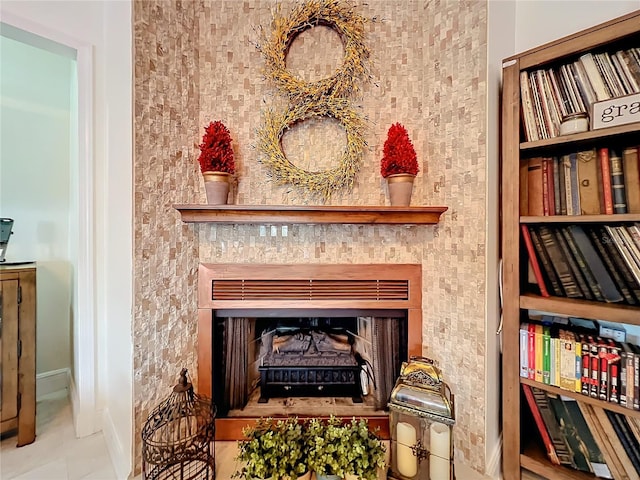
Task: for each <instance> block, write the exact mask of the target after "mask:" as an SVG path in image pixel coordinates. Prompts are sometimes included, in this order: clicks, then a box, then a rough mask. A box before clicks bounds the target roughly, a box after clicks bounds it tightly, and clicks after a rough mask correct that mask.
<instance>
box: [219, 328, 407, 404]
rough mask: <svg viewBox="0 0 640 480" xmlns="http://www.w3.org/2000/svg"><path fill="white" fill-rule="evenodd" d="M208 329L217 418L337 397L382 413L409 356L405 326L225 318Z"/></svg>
mask: <svg viewBox="0 0 640 480" xmlns="http://www.w3.org/2000/svg"><path fill="white" fill-rule="evenodd" d="M214 325H215V327H214V338H213V341H214V349H213V352H214V358H213V360H214V361H213V364H214V366H215V367H214V371H213V376H214V378H213V385H214V388H213V395H214V399H215V402H216V405H217V406H218V410H219V413H220V415H226V414H227V413H228V412H229V411H231V410H236V411H237V410H239V411H243V410H244V409H245V407H246V406H247V404H248V403H249V402H250V399H251V398H257V403H268V402H270V401H277V399H279V400H283V401H284V402H285V404H286V402H287V399H291V398H300V397H338V398H345V401H346V400H347V399H348V401H349V402H352V403H353V404H360V403H361V402H363V400H364V401H365V403H367V404H370V405H372V406H373V407H374V408H376V409H378V410H384V409H386V405H387V402H388V400H389V395H390V393H391V389H392V388H393V385H394V382H395V380H396V378H397V375H398V373H399V369H400V365H401V363H402V360H403V359H405V358H406V356H407V347H406V345H407V340H406V335H407V322H406V319H404V318H388V317H356V316H352V317H322V318H316V317H312V318H308V317H304V318H297V317H296V318H248V317H241V318H239V317H233V318H230V317H226V318H216V319H215V322H214ZM341 402H343V403H344V401H341Z"/></svg>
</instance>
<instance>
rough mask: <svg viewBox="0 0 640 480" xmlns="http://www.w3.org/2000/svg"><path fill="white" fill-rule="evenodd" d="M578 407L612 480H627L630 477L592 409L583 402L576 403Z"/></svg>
mask: <svg viewBox="0 0 640 480" xmlns="http://www.w3.org/2000/svg"><path fill="white" fill-rule="evenodd" d="M578 406H579V407H580V411H581V412H582V416H583V417H584V419H585V422H586V423H587V425H588V427H589V430H590V431H591V434H592V435H593V438H594V439H595V441H596V443H597V445H598V447H599V448H600V451H601V452H602V456H603V458H604V461H605V463H606V464H607V466H608V467H609V470H610V472H611V475H612V477H613V478H614V480H629V479H630V477H629V475H627V473H626V470H625V466H624V464H623V463H622V462H621V461H620V459H619V458H618V453H617V452H616V449H615V446H614V445H613V444H612V443H611V441H610V439H609V437H608V435H607V432H606V431H605V429H604V428H603V427H602V425H601V424H600V421H599V419H598V417H597V415H596V414H595V412H594V407H592V406H591V405H588V404H586V403H584V402H578ZM630 466H632V465H630Z"/></svg>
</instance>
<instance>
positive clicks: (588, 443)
mask: <svg viewBox="0 0 640 480" xmlns="http://www.w3.org/2000/svg"><path fill="white" fill-rule="evenodd" d="M522 390H523V396H524V401H525V402H526V404H527V405H528V406H529V409H530V411H531V414H532V417H533V420H534V422H535V428H536V429H537V430H538V432H539V434H540V438H541V440H542V442H543V444H544V446H545V450H546V452H547V455H548V457H549V460H550V461H551V462H552V463H553V464H555V465H564V466H566V467H570V468H574V469H576V470H580V471H583V472H587V473H591V474H593V475H595V476H596V477H598V478H609V479H613V480H629V479H637V478H640V422H639V421H638V419H636V418H632V417H629V416H625V415H622V414H620V413H617V412H612V411H609V410H606V409H604V408H601V407H598V406H595V405H590V404H586V403H584V402H581V401H579V400H576V399H573V398H570V397H565V396H561V395H556V394H554V393H551V392H546V391H544V390H541V389H539V388H536V387H531V386H529V385H522Z"/></svg>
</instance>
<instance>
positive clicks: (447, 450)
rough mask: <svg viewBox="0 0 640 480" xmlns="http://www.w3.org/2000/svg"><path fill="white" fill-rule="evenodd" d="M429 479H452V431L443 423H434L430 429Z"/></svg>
mask: <svg viewBox="0 0 640 480" xmlns="http://www.w3.org/2000/svg"><path fill="white" fill-rule="evenodd" d="M429 442H430V445H431V448H430V450H431V454H430V455H429V479H430V480H449V479H450V478H451V472H450V470H451V462H450V460H451V430H450V428H449V427H448V426H447V425H443V424H442V423H432V424H431V427H430V428H429Z"/></svg>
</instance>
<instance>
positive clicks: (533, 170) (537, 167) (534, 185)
mask: <svg viewBox="0 0 640 480" xmlns="http://www.w3.org/2000/svg"><path fill="white" fill-rule="evenodd" d="M527 168H528V182H527V192H528V197H529V201H528V202H527V203H528V205H529V215H532V216H542V215H544V205H543V197H542V196H543V191H544V190H543V185H542V178H543V175H542V158H541V157H535V158H530V159H529V165H528V167H527Z"/></svg>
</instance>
